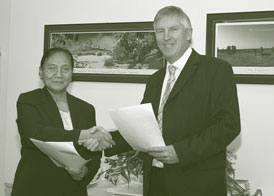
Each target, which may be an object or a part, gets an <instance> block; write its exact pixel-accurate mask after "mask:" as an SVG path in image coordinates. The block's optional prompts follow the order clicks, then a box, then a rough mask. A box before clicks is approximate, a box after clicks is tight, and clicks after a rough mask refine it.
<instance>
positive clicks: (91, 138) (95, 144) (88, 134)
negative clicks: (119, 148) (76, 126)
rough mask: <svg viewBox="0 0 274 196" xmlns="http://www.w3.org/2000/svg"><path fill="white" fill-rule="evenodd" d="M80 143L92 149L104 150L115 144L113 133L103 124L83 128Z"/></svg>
mask: <svg viewBox="0 0 274 196" xmlns="http://www.w3.org/2000/svg"><path fill="white" fill-rule="evenodd" d="M78 143H79V145H83V146H84V147H86V148H87V149H88V150H90V151H102V150H105V149H107V148H110V147H112V145H115V142H114V140H113V139H112V137H111V134H110V133H109V132H108V131H106V130H105V129H104V128H103V127H101V126H94V127H92V128H89V129H85V130H81V133H80V136H79V139H78Z"/></svg>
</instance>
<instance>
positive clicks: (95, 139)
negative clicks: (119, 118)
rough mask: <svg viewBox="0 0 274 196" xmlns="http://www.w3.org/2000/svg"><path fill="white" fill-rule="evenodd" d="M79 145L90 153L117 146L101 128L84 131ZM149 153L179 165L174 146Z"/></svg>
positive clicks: (153, 149) (160, 159) (160, 147)
mask: <svg viewBox="0 0 274 196" xmlns="http://www.w3.org/2000/svg"><path fill="white" fill-rule="evenodd" d="M78 143H79V144H80V145H83V146H84V147H86V148H87V149H89V150H90V151H101V150H104V149H106V148H110V147H112V145H115V142H114V140H113V139H112V137H111V134H110V133H109V132H108V131H106V130H105V129H104V128H103V127H101V126H94V127H92V128H90V129H86V130H82V131H81V134H80V137H79V140H78ZM147 153H148V154H149V155H150V156H152V157H154V158H155V159H157V160H158V161H161V162H163V163H167V164H175V163H179V158H178V156H177V154H176V151H175V149H174V146H173V145H168V146H159V147H151V148H149V149H148V151H147Z"/></svg>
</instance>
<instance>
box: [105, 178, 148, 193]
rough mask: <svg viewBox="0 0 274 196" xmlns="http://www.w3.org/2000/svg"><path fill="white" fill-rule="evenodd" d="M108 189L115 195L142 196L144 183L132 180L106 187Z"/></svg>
mask: <svg viewBox="0 0 274 196" xmlns="http://www.w3.org/2000/svg"><path fill="white" fill-rule="evenodd" d="M106 191H107V192H109V193H113V194H115V195H127V196H142V195H143V184H142V183H139V182H134V181H131V182H130V184H123V185H117V186H115V187H113V188H108V189H106Z"/></svg>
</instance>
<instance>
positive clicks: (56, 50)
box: [40, 48, 74, 68]
mask: <svg viewBox="0 0 274 196" xmlns="http://www.w3.org/2000/svg"><path fill="white" fill-rule="evenodd" d="M59 52H60V53H64V54H65V55H66V56H67V57H68V58H69V60H70V63H71V68H73V67H74V59H73V56H72V54H71V52H70V51H69V50H67V49H65V48H50V49H48V50H47V51H46V52H44V55H43V57H42V59H41V62H40V67H43V66H44V63H45V61H46V60H47V59H48V58H49V57H51V56H52V55H54V54H56V53H59Z"/></svg>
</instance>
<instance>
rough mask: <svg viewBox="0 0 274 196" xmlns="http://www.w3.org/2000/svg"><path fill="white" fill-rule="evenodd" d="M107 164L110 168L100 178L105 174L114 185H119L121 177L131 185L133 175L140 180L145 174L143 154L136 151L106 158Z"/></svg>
mask: <svg viewBox="0 0 274 196" xmlns="http://www.w3.org/2000/svg"><path fill="white" fill-rule="evenodd" d="M105 163H106V164H108V165H109V166H110V167H109V168H108V169H107V170H106V171H103V172H102V173H100V174H99V177H100V176H101V175H102V174H105V178H106V179H107V180H108V181H110V182H111V183H113V184H114V185H116V184H117V182H118V179H119V176H120V175H121V176H122V177H124V178H125V179H126V181H127V182H128V183H129V182H130V181H131V176H132V175H133V176H135V177H136V178H138V177H139V176H140V175H142V174H143V170H142V165H143V159H142V154H141V153H140V152H138V151H135V150H132V151H129V152H126V153H122V154H118V155H117V156H115V157H110V158H106V160H105Z"/></svg>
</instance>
